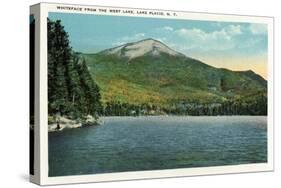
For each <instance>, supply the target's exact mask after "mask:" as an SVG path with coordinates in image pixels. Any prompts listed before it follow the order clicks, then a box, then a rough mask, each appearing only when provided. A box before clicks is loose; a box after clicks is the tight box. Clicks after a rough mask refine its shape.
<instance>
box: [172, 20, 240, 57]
mask: <svg viewBox="0 0 281 188" xmlns="http://www.w3.org/2000/svg"><path fill="white" fill-rule="evenodd" d="M175 34H176V35H178V36H179V37H180V38H181V39H182V40H184V41H185V43H186V47H184V48H185V49H186V50H187V49H200V50H204V51H206V50H226V49H231V48H234V47H235V40H233V37H234V36H237V35H240V34H242V31H241V26H240V25H229V26H227V27H225V28H222V29H220V30H215V31H212V32H206V31H203V30H201V29H197V28H192V29H187V28H181V29H178V30H175ZM181 48H182V47H181Z"/></svg>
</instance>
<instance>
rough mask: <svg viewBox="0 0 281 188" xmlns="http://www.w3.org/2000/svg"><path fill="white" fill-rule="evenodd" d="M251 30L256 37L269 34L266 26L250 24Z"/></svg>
mask: <svg viewBox="0 0 281 188" xmlns="http://www.w3.org/2000/svg"><path fill="white" fill-rule="evenodd" d="M249 29H250V31H251V32H252V33H253V34H255V35H260V34H267V26H266V24H250V26H249Z"/></svg>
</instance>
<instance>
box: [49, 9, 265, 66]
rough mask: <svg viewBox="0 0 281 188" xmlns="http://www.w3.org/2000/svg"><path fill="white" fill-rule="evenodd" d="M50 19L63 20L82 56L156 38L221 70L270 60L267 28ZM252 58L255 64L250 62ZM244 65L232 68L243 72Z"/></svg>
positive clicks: (188, 22) (61, 16) (235, 24)
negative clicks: (235, 60)
mask: <svg viewBox="0 0 281 188" xmlns="http://www.w3.org/2000/svg"><path fill="white" fill-rule="evenodd" d="M49 18H50V19H51V20H61V22H62V25H64V27H65V30H66V31H67V32H68V33H69V37H70V41H71V46H72V47H73V49H74V50H75V51H79V52H84V53H96V52H98V51H101V50H103V49H106V48H111V47H114V46H118V45H121V44H125V43H128V42H134V41H138V40H142V39H145V38H154V39H157V40H160V41H162V42H163V43H165V44H166V45H168V46H169V47H171V48H173V49H175V50H177V51H179V52H181V53H183V54H186V55H187V56H191V57H195V58H199V59H201V60H204V61H207V62H206V63H208V64H214V66H217V67H226V68H231V67H229V66H227V62H226V64H225V65H226V66H224V65H221V64H222V61H225V60H226V59H231V61H229V64H231V63H232V64H233V60H234V59H237V61H240V60H239V59H246V60H247V61H244V60H243V62H244V64H246V63H250V64H252V63H255V62H256V64H258V63H266V62H264V60H263V61H262V62H261V61H259V60H258V61H257V58H258V59H259V58H262V59H265V57H266V56H267V28H266V25H264V24H252V23H238V22H215V21H196V20H168V19H159V18H143V17H123V16H103V15H92V14H70V13H49ZM251 58H252V59H253V62H251V61H249V59H251ZM216 60H217V61H216ZM219 61H221V62H220V63H219V64H216V62H219ZM254 61H255V62H254ZM243 62H237V65H235V64H234V65H232V67H233V66H236V67H237V69H239V67H240V66H239V64H241V63H243ZM251 66H252V67H253V65H251ZM258 66H261V65H258ZM246 68H247V67H246ZM232 69H233V68H232ZM249 69H250V68H249ZM251 69H253V68H251Z"/></svg>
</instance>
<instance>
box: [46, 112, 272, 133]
mask: <svg viewBox="0 0 281 188" xmlns="http://www.w3.org/2000/svg"><path fill="white" fill-rule="evenodd" d="M249 117H256V118H267V116H262V115H224V116H187V115H186V116H183V115H147V116H100V117H99V118H98V119H96V120H95V121H94V122H91V123H84V124H83V123H81V122H78V121H76V120H70V119H67V118H63V121H62V122H61V123H60V129H57V124H56V123H52V124H48V132H60V131H64V130H67V129H77V128H84V127H90V126H99V125H103V124H104V123H105V121H107V120H110V119H115V120H120V121H121V120H123V119H127V120H134V119H135V120H137V119H147V120H156V119H157V120H161V121H167V120H168V119H167V118H169V119H172V118H180V119H186V120H188V119H190V120H198V119H200V118H209V119H214V120H215V119H217V118H225V119H228V118H239V119H240V118H242V119H243V118H249Z"/></svg>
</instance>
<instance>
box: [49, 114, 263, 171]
mask: <svg viewBox="0 0 281 188" xmlns="http://www.w3.org/2000/svg"><path fill="white" fill-rule="evenodd" d="M103 120H104V124H103V125H100V126H93V127H85V128H81V129H71V130H65V131H62V132H55V133H49V176H64V175H81V174H97V173H109V172H125V171H139V170H159V169H174V168H189V167H207V166H220V165H235V164H249V163H263V162H266V161H267V123H266V121H267V118H266V117H265V116H258V117H257V116H218V117H202V116H200V117H181V116H169V117H151V116H150V117H104V118H103Z"/></svg>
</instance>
